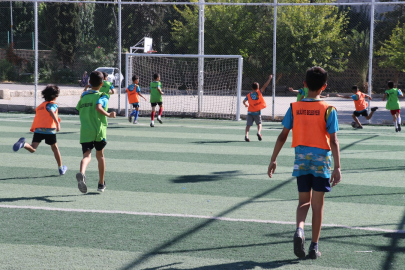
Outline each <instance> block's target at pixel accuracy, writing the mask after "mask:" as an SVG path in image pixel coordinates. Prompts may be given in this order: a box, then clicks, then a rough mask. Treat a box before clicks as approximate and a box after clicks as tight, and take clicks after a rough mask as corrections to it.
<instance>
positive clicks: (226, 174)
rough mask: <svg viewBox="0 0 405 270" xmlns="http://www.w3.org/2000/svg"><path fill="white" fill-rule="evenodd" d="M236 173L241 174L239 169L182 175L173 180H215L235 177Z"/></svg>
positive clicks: (190, 181)
mask: <svg viewBox="0 0 405 270" xmlns="http://www.w3.org/2000/svg"><path fill="white" fill-rule="evenodd" d="M236 175H239V171H223V172H213V173H211V174H204V175H201V174H195V175H181V176H179V177H177V178H175V179H173V180H171V182H172V183H175V184H184V183H198V182H213V181H219V180H223V179H226V178H231V177H235V176H236Z"/></svg>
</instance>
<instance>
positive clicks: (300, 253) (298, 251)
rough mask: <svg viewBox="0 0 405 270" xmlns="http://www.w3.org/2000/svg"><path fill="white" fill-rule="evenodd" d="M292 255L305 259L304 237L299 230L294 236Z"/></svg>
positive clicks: (302, 232)
mask: <svg viewBox="0 0 405 270" xmlns="http://www.w3.org/2000/svg"><path fill="white" fill-rule="evenodd" d="M294 254H295V256H297V257H298V258H305V236H304V231H303V230H301V229H299V228H297V230H296V231H295V234H294Z"/></svg>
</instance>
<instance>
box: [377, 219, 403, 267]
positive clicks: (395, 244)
mask: <svg viewBox="0 0 405 270" xmlns="http://www.w3.org/2000/svg"><path fill="white" fill-rule="evenodd" d="M397 230H401V231H403V230H405V212H404V213H403V215H402V220H401V223H400V224H398V227H397ZM387 235H389V236H390V237H391V243H390V245H389V246H388V247H385V250H386V251H387V252H388V254H387V256H386V257H385V261H384V264H383V265H382V268H381V269H384V270H390V269H392V268H393V265H394V262H395V259H396V257H398V256H399V255H403V254H404V253H405V248H403V247H399V243H400V240H402V239H404V235H398V234H386V235H385V236H387ZM401 242H402V241H401Z"/></svg>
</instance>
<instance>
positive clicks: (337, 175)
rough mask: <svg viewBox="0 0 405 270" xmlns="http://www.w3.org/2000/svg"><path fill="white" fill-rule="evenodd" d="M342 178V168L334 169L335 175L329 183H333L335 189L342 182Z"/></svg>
mask: <svg viewBox="0 0 405 270" xmlns="http://www.w3.org/2000/svg"><path fill="white" fill-rule="evenodd" d="M341 178H342V174H341V172H340V168H338V169H334V170H333V173H332V175H331V177H330V180H329V183H331V184H332V187H334V186H336V185H337V184H338V183H339V182H340V180H341Z"/></svg>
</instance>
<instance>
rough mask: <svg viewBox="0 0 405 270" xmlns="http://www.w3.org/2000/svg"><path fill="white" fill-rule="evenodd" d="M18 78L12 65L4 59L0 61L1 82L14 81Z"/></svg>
mask: <svg viewBox="0 0 405 270" xmlns="http://www.w3.org/2000/svg"><path fill="white" fill-rule="evenodd" d="M17 78H18V74H17V72H16V71H15V68H14V66H13V64H11V63H10V62H9V61H7V60H6V59H2V60H0V80H1V81H14V80H16V79H17Z"/></svg>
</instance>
